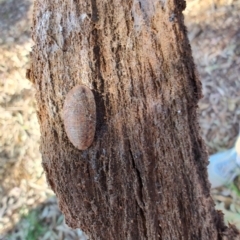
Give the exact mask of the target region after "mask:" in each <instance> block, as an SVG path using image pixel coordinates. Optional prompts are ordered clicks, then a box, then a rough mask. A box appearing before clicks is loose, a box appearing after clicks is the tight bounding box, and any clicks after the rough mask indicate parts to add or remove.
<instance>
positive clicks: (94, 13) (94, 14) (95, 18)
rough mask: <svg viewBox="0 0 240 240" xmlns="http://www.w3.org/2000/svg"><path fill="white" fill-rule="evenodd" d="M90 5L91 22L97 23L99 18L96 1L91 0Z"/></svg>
mask: <svg viewBox="0 0 240 240" xmlns="http://www.w3.org/2000/svg"><path fill="white" fill-rule="evenodd" d="M91 4H92V18H91V19H92V21H93V22H97V21H98V20H99V16H98V9H97V3H96V0H91Z"/></svg>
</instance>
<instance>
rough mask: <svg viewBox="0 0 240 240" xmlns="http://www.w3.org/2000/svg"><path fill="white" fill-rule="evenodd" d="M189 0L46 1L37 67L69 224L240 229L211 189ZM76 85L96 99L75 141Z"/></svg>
mask: <svg viewBox="0 0 240 240" xmlns="http://www.w3.org/2000/svg"><path fill="white" fill-rule="evenodd" d="M184 8H185V2H184V1H183V0H178V1H177V0H176V1H175V0H169V1H165V0H160V1H159V0H158V1H157V0H130V1H121V0H112V1H106V0H91V1H89V0H88V1H86V0H60V1H59V0H52V1H50V0H36V1H35V7H34V9H35V10H34V26H33V40H34V42H35V46H34V48H33V51H32V56H31V59H32V65H31V69H30V72H28V73H29V74H28V75H29V77H30V79H31V81H33V82H34V84H35V87H36V98H37V102H38V107H39V109H38V116H39V123H40V127H41V134H42V138H41V153H42V159H43V167H44V169H45V172H46V176H47V179H48V182H49V184H50V186H51V188H52V189H53V190H54V192H55V193H56V195H57V198H58V200H59V206H60V209H61V210H62V212H63V213H64V214H65V218H66V222H67V224H68V225H69V226H71V227H73V228H81V229H83V230H84V231H85V232H86V233H87V234H88V235H89V236H90V238H91V239H115V240H117V239H119V240H120V239H121V240H122V239H133V240H136V239H164V240H166V239H177V240H178V239H189V240H193V239H204V240H207V239H211V240H212V239H223V238H224V236H225V237H226V239H234V238H236V239H237V234H238V233H237V230H236V229H235V228H234V227H231V228H227V227H225V226H224V224H223V220H222V215H221V213H218V212H217V211H216V210H215V209H214V202H213V200H212V198H211V196H210V185H209V182H208V177H207V171H206V166H207V164H208V160H207V159H208V156H207V153H206V148H205V146H204V143H203V142H202V139H201V137H200V135H199V125H198V121H197V103H198V100H199V99H200V97H201V84H200V81H199V79H198V77H197V74H196V72H195V67H194V63H193V59H192V55H191V48H190V45H189V42H188V39H187V33H186V28H185V26H184V22H183V14H182V11H183V10H184ZM77 84H84V85H86V86H88V87H90V88H91V89H92V91H93V93H94V97H95V101H96V109H97V126H96V134H95V137H94V141H93V144H92V145H91V146H90V147H89V148H88V149H87V150H84V151H80V150H78V149H76V148H75V147H74V146H73V145H72V144H71V143H70V141H69V140H68V138H67V135H66V132H65V130H64V125H63V120H62V117H61V111H62V108H63V103H64V99H65V96H66V94H67V93H68V92H69V91H70V89H71V88H72V87H74V86H75V85H77Z"/></svg>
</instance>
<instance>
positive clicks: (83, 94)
mask: <svg viewBox="0 0 240 240" xmlns="http://www.w3.org/2000/svg"><path fill="white" fill-rule="evenodd" d="M63 121H64V127H65V131H66V133H67V136H68V138H69V140H70V142H71V143H72V144H73V145H74V146H75V147H76V148H77V149H79V150H85V149H87V148H88V147H89V146H90V145H91V144H92V142H93V139H94V135H95V129H96V104H95V99H94V95H93V93H92V91H91V90H90V89H89V88H88V87H86V86H84V85H77V86H75V87H74V88H72V89H71V90H70V91H69V92H68V94H67V96H66V99H65V102H64V106H63Z"/></svg>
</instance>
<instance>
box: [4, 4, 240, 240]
mask: <svg viewBox="0 0 240 240" xmlns="http://www.w3.org/2000/svg"><path fill="white" fill-rule="evenodd" d="M187 3H188V8H187V9H186V10H185V15H186V24H187V26H188V30H189V38H190V40H191V45H192V49H193V55H194V58H195V62H196V65H197V68H198V71H199V75H200V78H201V81H202V85H203V93H204V98H203V99H202V100H201V101H200V103H199V115H200V125H201V128H202V135H203V138H204V140H205V141H206V143H207V146H208V150H209V152H210V153H213V152H216V151H218V150H222V149H224V148H229V147H232V146H233V143H234V141H235V138H236V135H237V134H238V128H239V122H240V121H239V120H240V114H239V113H240V108H239V106H240V77H239V76H240V57H239V56H240V15H239V13H240V1H236V0H235V1H234V0H221V1H220V0H219V1H217V0H215V1H214V0H189V1H187ZM31 6H32V1H31V0H0V32H1V36H0V183H1V184H0V238H1V236H2V238H4V237H3V235H4V234H6V233H7V232H8V235H7V237H6V236H5V238H8V239H24V240H25V239H41V240H43V239H51V240H52V239H69V240H70V239H84V237H83V235H82V232H81V231H80V230H79V231H73V230H70V229H69V228H68V227H67V226H65V225H64V221H63V217H62V215H61V213H60V211H59V210H58V208H57V203H56V199H55V198H52V197H51V196H53V193H52V191H51V190H50V189H49V188H48V187H47V184H46V181H45V177H44V175H43V170H42V167H41V159H40V154H39V138H40V134H39V126H38V123H37V118H36V114H35V111H36V108H35V101H34V89H33V88H32V86H31V83H30V82H28V81H27V80H26V79H25V69H26V68H27V64H28V56H29V52H30V50H31V46H32V44H33V43H32V42H31V39H30V23H31V21H30V20H31V14H32V11H31ZM236 182H237V180H236ZM237 185H240V184H237ZM236 189H237V188H236V187H235V189H226V188H221V189H216V190H214V191H213V192H212V194H213V196H214V199H215V201H216V204H217V207H218V208H219V209H222V210H223V211H224V212H225V214H226V215H225V216H226V219H227V220H231V222H234V223H236V224H237V226H238V227H239V228H240V218H239V216H238V215H239V211H240V200H239V197H238V191H237V190H236ZM49 197H50V198H49ZM31 209H33V210H31ZM236 213H237V214H236ZM21 218H22V220H21V221H20V222H19V220H20V219H21ZM33 230H34V231H33ZM34 232H35V233H38V234H39V236H35V235H34ZM31 237H32V238H31Z"/></svg>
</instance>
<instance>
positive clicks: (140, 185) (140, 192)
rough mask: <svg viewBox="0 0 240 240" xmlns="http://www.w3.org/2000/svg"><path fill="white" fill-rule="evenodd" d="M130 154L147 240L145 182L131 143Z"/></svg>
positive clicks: (138, 203) (137, 201)
mask: <svg viewBox="0 0 240 240" xmlns="http://www.w3.org/2000/svg"><path fill="white" fill-rule="evenodd" d="M129 153H130V157H131V161H132V167H133V169H134V171H135V173H136V175H135V177H136V179H135V180H136V181H137V185H134V186H133V187H134V188H135V189H134V192H135V198H136V204H137V206H138V208H139V214H140V216H141V217H140V218H141V222H142V224H143V226H142V227H143V233H144V237H145V238H146V239H147V221H146V217H145V213H144V208H145V202H144V200H143V190H144V189H143V182H142V178H141V173H140V171H139V169H138V168H137V166H136V164H135V160H134V155H133V153H132V150H131V145H130V142H129Z"/></svg>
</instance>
